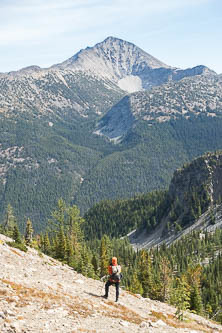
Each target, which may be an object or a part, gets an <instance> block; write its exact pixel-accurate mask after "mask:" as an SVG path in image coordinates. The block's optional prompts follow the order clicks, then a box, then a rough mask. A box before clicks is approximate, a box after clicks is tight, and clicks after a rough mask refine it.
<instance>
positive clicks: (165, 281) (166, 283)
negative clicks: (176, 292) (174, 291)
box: [159, 257, 172, 302]
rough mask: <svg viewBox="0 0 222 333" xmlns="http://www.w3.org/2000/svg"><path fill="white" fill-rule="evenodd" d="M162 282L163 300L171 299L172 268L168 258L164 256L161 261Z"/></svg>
mask: <svg viewBox="0 0 222 333" xmlns="http://www.w3.org/2000/svg"><path fill="white" fill-rule="evenodd" d="M159 270H160V283H161V300H162V301H163V302H166V301H168V300H169V297H170V292H171V285H172V268H171V266H170V262H169V260H168V259H167V258H165V257H163V258H161V261H160V268H159Z"/></svg>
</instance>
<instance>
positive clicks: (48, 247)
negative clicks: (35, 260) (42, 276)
mask: <svg viewBox="0 0 222 333" xmlns="http://www.w3.org/2000/svg"><path fill="white" fill-rule="evenodd" d="M43 252H44V253H45V254H47V255H49V254H50V253H51V244H50V240H49V235H48V233H47V232H45V234H44V237H43Z"/></svg>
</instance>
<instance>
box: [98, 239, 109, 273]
mask: <svg viewBox="0 0 222 333" xmlns="http://www.w3.org/2000/svg"><path fill="white" fill-rule="evenodd" d="M108 265H109V253H108V237H107V236H106V235H104V236H103V237H102V239H101V245H100V276H101V277H102V276H104V275H107V274H108V272H107V267H108Z"/></svg>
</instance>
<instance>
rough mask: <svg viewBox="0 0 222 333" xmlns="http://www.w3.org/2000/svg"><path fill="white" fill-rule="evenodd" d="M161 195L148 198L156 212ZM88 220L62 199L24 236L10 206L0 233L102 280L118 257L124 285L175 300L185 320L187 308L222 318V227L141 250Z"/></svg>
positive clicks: (28, 227)
mask: <svg viewBox="0 0 222 333" xmlns="http://www.w3.org/2000/svg"><path fill="white" fill-rule="evenodd" d="M160 197H161V195H160V196H159V195H157V193H153V194H150V195H148V196H147V197H146V199H148V201H149V207H150V208H149V210H150V209H151V205H152V203H153V211H155V207H156V206H155V199H157V201H158V200H159V198H160ZM135 201H136V200H135ZM119 204H121V202H118V205H119ZM134 204H135V205H136V202H135V203H134ZM88 218H89V217H88ZM84 223H85V220H84V218H83V217H81V216H80V211H79V209H78V207H77V206H75V205H73V206H69V205H67V204H66V203H65V201H64V200H63V199H60V200H58V203H57V206H56V208H55V209H54V210H53V212H52V213H51V218H50V220H49V221H48V225H47V228H46V230H45V232H43V233H41V234H36V233H35V232H34V230H33V227H32V222H31V220H30V219H27V221H26V227H25V232H24V235H21V233H20V231H19V229H18V224H17V221H16V218H15V216H14V213H13V208H12V206H11V205H8V207H7V214H6V216H5V220H4V223H3V224H1V226H0V232H1V233H4V234H6V235H8V236H10V237H12V238H13V239H14V242H11V243H10V245H11V246H15V247H18V248H20V249H21V250H23V251H26V250H27V246H32V247H35V248H36V249H38V250H39V251H40V253H41V252H43V253H45V254H47V255H49V256H52V257H54V258H56V259H58V260H60V261H62V262H63V263H66V264H68V265H69V266H71V267H73V269H74V270H76V271H77V272H80V273H82V274H83V275H85V276H87V277H90V278H94V279H101V280H103V281H105V279H106V277H107V266H108V265H109V263H110V258H111V257H112V256H116V257H117V258H118V262H119V264H121V266H122V272H123V279H122V280H121V287H122V288H125V289H126V290H129V291H130V292H133V293H136V294H141V295H142V296H143V297H149V298H151V299H154V300H159V301H163V302H167V303H169V304H173V305H175V306H176V309H177V311H176V313H175V315H176V316H177V317H178V318H179V319H181V320H183V316H184V310H190V311H192V312H194V313H197V314H201V315H203V316H206V317H208V318H213V319H214V320H217V321H218V322H221V323H222V313H221V304H222V288H221V285H222V275H221V271H222V250H221V249H222V230H221V229H217V230H216V231H215V232H214V233H207V232H200V231H199V232H192V233H190V234H188V235H186V236H184V237H183V238H182V239H181V240H179V241H177V242H175V243H173V244H172V245H171V246H168V247H167V246H166V245H165V244H163V245H161V246H159V247H155V248H152V249H150V250H145V249H142V250H137V251H136V250H134V249H133V248H132V246H131V245H130V243H129V241H128V239H127V237H123V238H117V237H115V236H114V237H113V236H112V235H110V236H108V235H107V234H106V233H105V229H104V230H103V231H104V233H103V235H101V237H98V235H99V234H96V235H94V237H93V235H92V234H90V233H89V234H88V235H87V229H86V228H84V227H83V226H84ZM107 230H108V229H107Z"/></svg>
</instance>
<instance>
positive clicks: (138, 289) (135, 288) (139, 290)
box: [129, 272, 143, 295]
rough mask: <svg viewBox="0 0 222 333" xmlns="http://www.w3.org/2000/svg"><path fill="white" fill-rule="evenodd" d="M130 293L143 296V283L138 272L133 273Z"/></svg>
mask: <svg viewBox="0 0 222 333" xmlns="http://www.w3.org/2000/svg"><path fill="white" fill-rule="evenodd" d="M129 289H130V291H132V292H133V293H134V294H140V295H143V287H142V283H141V282H140V281H139V279H138V275H137V272H134V273H133V276H132V279H131V280H130V288H129Z"/></svg>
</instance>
